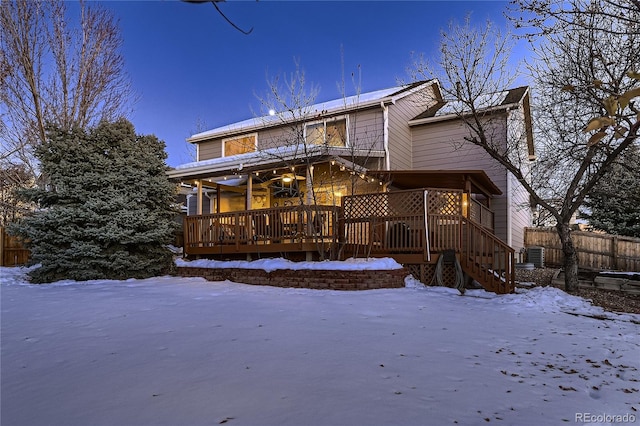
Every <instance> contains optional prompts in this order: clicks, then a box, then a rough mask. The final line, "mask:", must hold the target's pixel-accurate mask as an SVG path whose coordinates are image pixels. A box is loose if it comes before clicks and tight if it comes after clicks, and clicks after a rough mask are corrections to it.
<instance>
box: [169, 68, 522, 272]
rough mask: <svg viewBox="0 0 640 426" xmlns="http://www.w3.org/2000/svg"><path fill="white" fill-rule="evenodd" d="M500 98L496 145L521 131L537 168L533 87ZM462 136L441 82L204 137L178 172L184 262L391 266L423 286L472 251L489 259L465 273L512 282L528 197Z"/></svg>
mask: <svg viewBox="0 0 640 426" xmlns="http://www.w3.org/2000/svg"><path fill="white" fill-rule="evenodd" d="M492 99H493V100H494V103H493V106H492V107H491V111H490V113H489V114H487V118H486V119H487V120H491V123H492V126H493V127H494V128H495V129H496V132H495V135H496V136H495V137H496V138H497V139H496V140H497V143H500V138H504V143H505V144H506V141H507V138H509V137H513V135H514V134H516V133H517V134H519V135H521V136H520V139H521V147H522V151H523V152H524V155H525V157H526V158H533V157H534V152H533V143H532V140H531V120H530V111H529V92H528V89H527V88H517V89H512V90H506V91H505V92H503V93H500V94H495V95H493V98H492ZM496 99H497V102H495V100H496ZM466 135H468V130H467V128H466V126H465V125H464V123H463V121H462V120H461V119H460V118H459V114H457V113H454V112H453V110H452V108H451V105H450V104H447V103H446V102H444V101H443V99H442V96H441V91H440V87H439V84H438V82H437V81H436V80H431V81H423V82H417V83H414V84H409V85H403V86H397V87H392V88H389V89H384V90H378V91H375V92H369V93H362V94H359V95H357V96H351V97H346V98H341V99H337V100H334V101H329V102H324V103H319V104H315V105H309V106H299V107H297V108H289V109H288V110H286V111H273V110H272V111H270V114H269V115H266V116H264V117H256V118H251V119H248V120H245V121H241V122H238V123H232V124H229V125H226V126H223V127H218V128H215V129H212V130H209V131H206V132H202V133H198V134H195V135H193V136H191V137H190V138H189V139H188V142H190V143H193V144H195V145H196V152H197V161H195V162H193V163H188V164H183V165H180V166H178V167H176V168H175V169H173V170H171V171H170V172H169V176H170V178H171V179H174V180H176V181H179V182H181V183H182V186H183V187H187V188H190V194H189V195H188V197H187V199H188V201H187V204H188V205H187V210H188V216H187V218H186V219H185V253H186V254H187V255H194V256H214V257H222V258H231V257H234V256H249V257H251V256H253V257H255V256H265V255H269V254H271V255H273V254H278V255H285V256H287V257H291V258H298V257H297V255H300V254H304V257H303V258H307V259H310V258H317V254H318V253H319V254H320V258H326V257H334V258H336V257H338V258H340V257H345V256H347V255H354V256H382V255H384V256H393V257H395V258H396V259H397V260H399V261H400V262H401V263H404V264H405V265H414V266H413V267H414V268H415V271H419V272H415V273H416V275H418V274H419V275H420V278H422V279H423V280H425V279H428V278H429V277H428V276H429V275H430V274H431V275H432V274H433V268H434V267H435V266H434V265H435V264H436V263H437V261H438V259H440V257H441V254H442V253H443V252H444V251H446V250H452V251H453V252H455V253H457V254H456V256H457V259H458V260H460V259H461V258H464V257H465V256H463V254H464V253H466V255H469V254H470V253H471V250H470V247H472V246H473V247H474V248H473V250H474V251H475V252H476V254H478V253H481V257H482V256H484V258H480V257H477V256H476V257H474V258H473V259H471V258H469V259H466V260H465V259H462V260H463V262H462V264H463V266H465V265H466V264H471V263H475V264H477V266H478V267H479V268H481V269H482V270H483V271H484V273H485V274H488V275H494V276H495V275H499V274H497V273H496V271H497V270H500V271H503V272H502V275H503V276H504V271H506V270H507V269H508V270H509V272H510V273H511V272H512V269H513V265H512V264H513V249H512V248H515V249H516V250H518V249H519V248H521V247H523V233H524V227H526V226H529V225H530V222H531V220H530V210H529V208H528V197H527V196H526V193H525V191H524V190H522V188H521V187H520V184H519V183H518V182H517V181H516V180H515V179H512V178H511V177H510V175H509V174H508V172H507V171H506V169H505V168H504V167H501V166H500V165H499V164H497V163H496V162H495V160H493V159H491V158H490V157H489V155H488V154H486V153H485V152H484V151H483V150H482V149H481V148H479V147H476V146H475V145H472V144H470V143H468V142H465V141H464V137H465V136H466ZM469 227H474V228H473V229H474V230H475V231H474V232H471V231H470V229H471V228H469ZM476 228H477V229H476ZM489 240H490V243H489ZM489 244H493V245H491V247H489ZM495 244H497V245H495ZM479 245H481V246H479ZM497 252H501V253H503V254H504V256H505V257H504V259H502V260H500V261H499V262H498V261H497V260H496V259H494V257H495V254H496V253H497ZM490 264H491V265H490ZM507 264H508V265H507ZM416 265H420V266H419V267H418V266H416ZM466 266H467V269H469V270H467V271H465V272H467V273H468V274H469V275H471V276H473V277H474V278H475V276H476V275H477V273H476V272H474V271H473V270H472V269H473V265H466ZM496 266H499V267H496ZM425 268H426V269H425ZM425 271H426V272H425ZM474 274H475V275H474ZM476 279H478V278H476Z"/></svg>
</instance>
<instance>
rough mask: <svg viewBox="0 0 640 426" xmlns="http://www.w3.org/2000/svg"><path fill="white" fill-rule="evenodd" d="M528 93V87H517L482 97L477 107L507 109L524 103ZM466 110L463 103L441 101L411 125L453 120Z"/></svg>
mask: <svg viewBox="0 0 640 426" xmlns="http://www.w3.org/2000/svg"><path fill="white" fill-rule="evenodd" d="M528 91H529V88H528V87H527V86H523V87H516V88H514V89H508V90H505V91H502V92H497V93H491V94H487V95H482V96H479V97H478V99H477V104H476V106H477V107H478V108H479V109H503V108H507V107H508V106H510V105H513V104H518V103H520V102H522V101H523V99H524V98H525V96H526V95H527V93H528ZM465 110H466V108H465V107H464V106H463V105H462V103H461V102H458V101H454V102H446V101H444V100H441V101H439V102H437V103H436V104H435V105H433V106H432V107H431V108H429V109H427V110H426V111H424V112H423V113H421V114H419V115H417V116H416V117H414V118H413V119H412V120H410V124H417V123H414V122H416V121H418V120H424V119H428V118H434V117H442V118H445V117H446V118H449V117H451V118H453V117H454V116H455V115H456V114H459V113H461V112H463V111H465Z"/></svg>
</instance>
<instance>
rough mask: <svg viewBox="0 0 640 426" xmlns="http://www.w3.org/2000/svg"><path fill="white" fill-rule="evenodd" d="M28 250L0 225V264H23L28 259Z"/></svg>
mask: <svg viewBox="0 0 640 426" xmlns="http://www.w3.org/2000/svg"><path fill="white" fill-rule="evenodd" d="M29 255H30V253H29V250H28V249H26V248H25V247H24V245H23V244H22V242H21V241H20V240H19V239H18V238H17V237H14V236H11V235H8V234H7V232H6V230H5V229H4V228H2V227H0V266H18V265H24V264H25V263H27V261H28V260H29Z"/></svg>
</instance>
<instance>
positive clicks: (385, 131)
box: [380, 101, 391, 170]
mask: <svg viewBox="0 0 640 426" xmlns="http://www.w3.org/2000/svg"><path fill="white" fill-rule="evenodd" d="M380 107H381V108H382V120H383V124H382V135H383V136H382V141H383V142H382V143H383V149H384V169H385V170H391V158H390V156H389V107H388V106H385V105H384V101H381V102H380Z"/></svg>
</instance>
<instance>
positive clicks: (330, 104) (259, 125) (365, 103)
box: [187, 80, 434, 142]
mask: <svg viewBox="0 0 640 426" xmlns="http://www.w3.org/2000/svg"><path fill="white" fill-rule="evenodd" d="M433 82H434V80H429V81H418V82H416V83H412V84H404V85H400V86H394V87H390V88H387V89H382V90H376V91H373V92H367V93H360V94H358V95H354V96H348V97H345V98H339V99H334V100H330V101H326V102H320V103H317V104H314V105H309V106H305V107H302V108H300V109H298V110H296V111H293V112H291V111H281V112H276V113H275V114H273V115H266V116H262V117H254V118H250V119H248V120H243V121H239V122H237V123H231V124H227V125H225V126H221V127H216V128H215V129H211V130H207V131H206V132H201V133H197V134H195V135H193V136H191V137H190V138H188V139H187V142H200V141H204V140H207V139H214V138H220V137H228V136H232V135H237V134H241V133H249V132H253V131H256V130H258V129H264V128H268V127H274V126H280V125H284V124H287V123H293V122H296V121H302V120H305V119H306V120H310V119H312V117H323V116H328V115H332V114H338V113H341V112H347V111H351V110H356V109H363V108H369V107H371V106H377V105H380V103H381V102H384V103H385V104H389V103H392V104H393V103H395V102H396V101H397V100H398V99H401V98H403V97H405V96H407V95H410V94H411V93H414V92H416V91H418V90H421V89H422V88H423V87H425V86H428V85H431V84H433Z"/></svg>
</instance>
